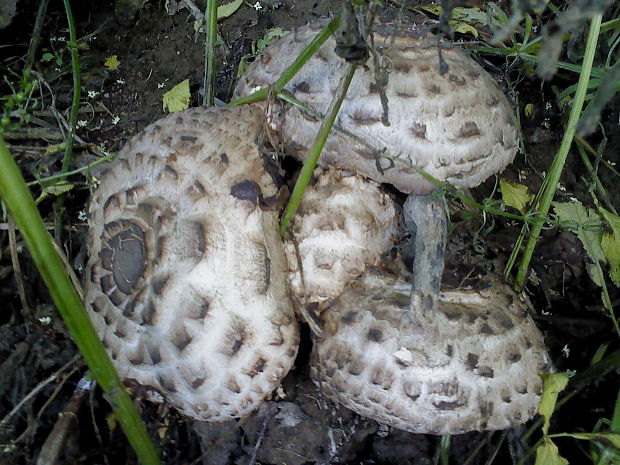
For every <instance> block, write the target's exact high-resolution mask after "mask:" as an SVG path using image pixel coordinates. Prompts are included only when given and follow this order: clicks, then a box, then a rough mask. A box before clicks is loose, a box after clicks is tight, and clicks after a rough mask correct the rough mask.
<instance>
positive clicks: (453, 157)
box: [85, 26, 548, 434]
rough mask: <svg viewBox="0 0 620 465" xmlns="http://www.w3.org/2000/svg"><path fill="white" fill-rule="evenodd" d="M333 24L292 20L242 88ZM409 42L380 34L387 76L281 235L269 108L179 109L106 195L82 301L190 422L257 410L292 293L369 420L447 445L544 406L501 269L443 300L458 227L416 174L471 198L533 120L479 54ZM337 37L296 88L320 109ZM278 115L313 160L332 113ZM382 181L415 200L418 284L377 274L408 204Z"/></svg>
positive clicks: (335, 70) (343, 396)
mask: <svg viewBox="0 0 620 465" xmlns="http://www.w3.org/2000/svg"><path fill="white" fill-rule="evenodd" d="M317 31H318V27H317V26H306V27H302V28H298V29H296V30H295V31H293V32H292V33H291V34H289V35H288V36H286V37H283V38H282V39H280V40H279V41H277V42H275V43H274V44H273V45H272V46H270V47H269V48H267V50H265V52H264V54H263V56H262V57H260V58H259V59H257V60H256V61H255V62H254V63H253V64H252V65H251V66H250V68H249V69H248V71H247V74H246V76H245V77H244V78H243V79H242V81H241V82H240V83H239V85H238V87H237V90H236V93H237V95H241V94H244V93H248V92H249V90H250V89H252V88H255V87H256V86H261V85H269V84H270V83H271V82H273V81H274V80H275V79H276V78H277V76H278V75H279V74H280V73H281V71H282V70H283V69H284V68H285V67H286V66H287V65H288V64H290V63H291V61H292V60H293V59H294V57H295V56H297V55H298V54H299V52H300V51H301V50H302V48H303V47H304V46H305V45H306V44H307V43H308V42H309V41H310V40H312V38H313V37H314V34H315V33H316V32H317ZM394 32H395V31H393V30H388V29H386V28H385V27H384V26H378V27H377V29H376V31H375V32H374V43H375V44H376V50H377V53H378V54H379V56H380V59H379V60H378V61H376V62H377V63H383V64H384V65H385V66H386V67H388V68H389V69H390V73H389V74H388V79H387V82H386V84H385V85H383V86H382V88H380V87H379V86H378V85H377V84H375V76H376V75H378V74H379V73H380V71H381V70H379V69H377V70H375V69H374V65H373V64H369V66H368V67H367V69H360V70H359V72H357V74H356V75H355V78H354V80H353V82H352V85H351V89H350V92H349V94H348V96H347V98H346V99H345V102H344V104H343V106H342V109H341V113H340V116H339V119H338V121H337V124H338V125H339V126H341V127H342V128H344V129H346V130H348V131H349V133H348V134H347V133H337V134H333V135H332V136H330V138H329V139H328V142H327V145H326V148H325V152H324V155H323V158H322V159H321V162H320V163H321V165H322V166H323V168H320V169H318V170H317V172H316V182H315V183H314V185H313V186H311V187H310V188H309V190H308V192H307V193H306V197H305V198H304V200H303V202H302V205H301V208H300V213H299V216H298V217H297V218H296V220H295V224H294V225H293V228H292V234H290V235H289V237H288V240H287V241H286V242H285V243H284V244H283V242H282V241H281V239H280V237H279V235H278V212H277V211H276V210H275V209H274V208H273V202H271V200H274V199H276V197H277V194H278V192H279V188H280V187H281V182H282V181H281V179H280V178H279V171H278V169H277V168H276V167H274V165H273V161H272V160H271V159H270V158H269V157H266V156H262V155H261V153H260V151H259V142H260V141H259V140H257V138H258V135H259V133H260V129H261V127H262V124H263V118H264V109H263V108H261V107H259V106H254V107H252V106H250V107H244V108H236V109H207V108H196V109H191V110H186V111H184V112H179V113H176V114H173V115H170V116H168V117H166V118H164V119H162V120H160V121H159V122H157V123H155V124H153V125H151V126H149V127H147V128H146V129H145V130H144V131H143V132H142V133H141V134H140V135H138V136H136V137H134V138H133V139H131V140H130V141H129V142H128V144H127V145H126V146H125V148H124V149H123V150H122V151H121V152H120V153H119V156H118V158H117V159H116V160H115V161H114V163H113V164H112V165H111V167H110V168H109V170H108V171H107V172H106V173H105V175H104V176H103V177H102V180H101V186H100V188H99V189H98V191H97V192H96V193H95V194H94V196H93V199H92V202H91V207H90V220H89V225H90V240H89V253H90V259H89V262H88V268H87V283H86V284H87V285H86V287H87V292H86V298H85V299H86V303H87V305H88V306H89V308H90V313H91V317H92V319H93V322H94V324H95V327H96V328H97V330H98V332H99V334H100V336H101V338H102V340H103V342H104V344H105V345H106V347H107V349H108V351H109V353H110V354H111V356H112V358H113V360H114V362H115V364H116V367H117V368H118V370H119V372H120V374H121V376H122V377H124V378H129V379H134V380H136V381H137V382H138V383H140V384H143V385H146V386H149V387H151V388H152V389H153V392H152V395H151V397H152V398H153V399H156V400H157V399H159V400H160V398H159V395H161V396H163V397H164V398H165V399H166V400H167V401H168V402H170V403H171V404H172V405H174V406H176V407H177V408H178V409H180V410H181V411H182V412H184V413H185V414H186V415H188V416H190V417H192V418H196V419H202V420H211V421H221V420H225V419H228V418H236V417H241V416H243V415H246V414H248V413H250V412H251V411H253V410H254V409H255V408H256V407H257V406H258V405H259V403H260V402H261V401H262V400H264V399H265V398H266V397H267V396H269V394H270V393H271V391H272V390H273V389H274V388H275V387H277V386H278V384H279V383H280V381H281V379H282V378H283V377H284V376H285V375H286V373H287V372H288V370H289V369H290V368H291V366H292V365H293V362H294V358H295V356H296V353H297V347H298V343H299V335H298V327H297V323H296V321H295V318H294V303H293V301H294V300H295V301H296V302H297V303H298V305H299V306H302V307H303V306H306V305H313V306H315V307H317V308H318V310H319V312H318V315H317V316H319V317H320V322H321V325H322V327H321V331H318V332H316V334H315V335H314V348H313V356H312V360H313V366H312V369H311V372H312V376H313V379H314V380H315V382H316V383H317V384H319V385H320V386H321V387H322V388H323V389H324V392H325V393H326V395H328V396H329V397H330V398H331V399H333V400H335V401H338V402H340V403H342V404H343V405H345V406H347V407H349V408H350V409H352V410H354V411H356V412H358V413H360V414H362V415H366V416H368V417H370V418H374V419H376V420H378V421H381V422H383V423H387V424H390V425H393V426H396V427H398V428H401V429H405V430H408V431H413V432H420V433H421V432H424V433H435V434H448V433H460V432H465V431H470V430H475V429H499V428H505V427H508V426H510V425H513V424H516V423H521V422H524V421H527V420H528V419H529V418H530V417H531V416H532V415H533V414H534V412H535V409H536V405H537V402H538V399H539V396H540V388H541V382H540V378H539V377H538V372H539V371H541V370H544V369H546V367H547V366H548V361H547V356H546V353H545V349H544V345H543V343H542V336H541V334H540V333H539V332H538V330H537V329H536V327H535V325H534V324H533V321H532V319H531V318H530V317H529V316H528V315H527V312H526V308H525V306H524V304H522V303H521V302H520V301H519V299H518V297H517V296H516V295H515V294H514V293H513V292H512V291H511V290H510V288H509V287H508V286H506V285H504V284H501V283H500V282H499V281H497V280H495V279H491V280H490V281H489V282H488V283H485V284H484V285H482V286H478V287H477V288H476V289H475V290H474V289H461V290H452V291H444V292H440V282H441V274H442V270H443V252H444V247H445V241H446V216H445V213H444V206H443V203H442V202H441V200H440V198H439V197H438V196H435V195H433V194H432V191H433V189H434V186H435V185H434V184H433V183H431V182H430V181H429V180H428V179H427V178H426V177H424V176H422V175H421V174H420V172H419V171H418V169H422V170H424V171H426V172H427V173H428V174H430V175H432V176H434V177H435V178H438V179H439V180H441V181H445V182H449V183H451V184H453V185H455V186H457V187H470V186H475V185H477V184H479V183H480V182H482V181H483V180H484V179H485V178H486V177H487V176H489V175H491V174H493V173H496V172H498V171H499V170H501V169H502V168H503V167H504V166H506V164H507V163H509V161H510V160H511V159H512V158H513V157H514V155H515V153H516V150H517V147H518V137H519V129H518V125H517V124H516V120H515V117H514V115H513V112H512V109H511V107H510V104H509V103H508V101H507V100H506V98H505V97H504V95H503V93H502V92H501V90H500V89H499V87H498V86H497V84H496V83H495V82H494V81H493V79H492V78H491V77H490V76H489V75H488V74H487V73H486V72H485V71H484V70H483V69H482V68H480V67H479V66H478V65H477V64H476V63H475V62H473V61H472V60H471V59H469V58H468V57H467V56H466V55H465V54H464V53H463V52H461V51H459V50H458V49H456V48H454V47H451V46H446V45H445V44H440V43H439V42H438V40H437V39H436V38H435V37H434V36H431V35H429V34H427V33H426V32H424V31H422V30H419V29H415V28H414V29H413V30H410V31H406V32H405V33H403V32H402V31H396V33H397V34H396V35H394ZM334 45H335V43H334V42H333V40H332V41H328V42H327V43H326V44H325V45H324V46H323V47H322V48H320V49H319V51H318V53H317V54H316V56H315V57H313V58H312V59H311V60H310V61H309V62H308V63H307V64H306V66H305V67H304V68H303V69H302V70H301V71H300V73H299V74H298V75H297V76H296V77H295V78H294V79H293V80H292V81H291V82H290V84H289V86H288V87H287V90H288V91H289V92H291V93H292V94H293V95H294V96H295V97H296V98H297V99H298V100H300V101H301V102H302V103H305V104H306V105H309V106H311V107H313V108H315V109H317V110H319V111H324V109H325V107H326V106H327V103H328V102H329V101H330V100H331V95H332V92H333V91H334V88H335V86H336V83H335V81H334V80H330V79H327V78H326V76H333V75H338V74H339V72H340V70H341V69H342V67H343V66H344V64H343V62H342V60H341V59H340V58H338V57H337V56H336V55H335V54H334V52H333V49H334ZM439 47H441V51H442V56H443V59H444V60H445V62H446V64H447V67H448V71H447V72H446V73H445V74H440V73H439V72H438V69H437V61H438V60H437V58H438V48H439ZM382 96H383V97H385V98H387V102H388V105H387V109H388V110H389V112H388V115H389V126H386V125H384V124H383V121H384V107H383V105H382ZM269 112H270V113H271V116H272V117H271V119H270V127H271V130H273V131H274V136H275V138H276V140H277V141H279V142H281V143H282V145H283V146H284V147H285V148H286V151H287V153H289V154H290V155H293V156H295V157H297V158H299V159H303V158H304V156H305V152H306V149H307V148H308V147H309V145H310V144H311V143H312V140H313V138H314V135H315V133H316V129H317V128H318V125H319V122H318V121H317V120H316V119H315V118H313V117H311V116H308V115H306V114H305V113H304V112H302V111H300V110H298V109H297V108H294V107H291V106H288V105H281V104H278V105H276V106H275V107H273V108H270V109H269ZM351 133H353V134H355V137H351V135H350V134H351ZM364 141H366V142H364ZM370 144H372V146H376V147H375V148H372V146H371V145H370ZM384 151H385V152H387V153H389V154H390V157H386V156H384V155H385V154H384V153H383V152H384ZM380 183H390V184H392V185H394V186H395V187H396V188H397V189H399V190H401V191H402V192H404V193H406V194H409V197H408V198H407V201H406V202H405V204H404V207H403V213H404V220H405V223H406V225H407V227H408V229H409V231H410V233H411V234H412V236H413V237H414V241H413V244H414V248H415V261H414V267H413V270H412V273H409V272H407V271H405V270H400V271H399V272H397V273H394V272H391V271H387V270H386V269H385V267H384V269H383V270H380V269H379V268H377V267H381V266H382V262H381V256H382V254H384V253H385V252H386V251H388V250H389V249H390V247H391V246H392V245H393V244H394V241H395V240H396V238H397V237H399V236H400V231H399V226H398V224H399V220H398V217H399V216H400V208H399V207H398V206H397V205H396V204H395V202H394V200H393V199H392V197H391V196H390V195H388V194H387V193H386V192H385V191H384V190H383V189H382V188H381V186H380ZM287 260H288V261H287ZM388 268H390V267H389V266H388ZM391 268H392V269H394V268H397V269H398V267H397V266H396V267H394V266H391Z"/></svg>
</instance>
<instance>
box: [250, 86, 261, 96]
mask: <svg viewBox="0 0 620 465" xmlns="http://www.w3.org/2000/svg"><path fill="white" fill-rule="evenodd" d="M262 88H263V86H256V87H252V89H251V90H250V93H251V94H253V93H254V92H258V91H259V90H261V89H262Z"/></svg>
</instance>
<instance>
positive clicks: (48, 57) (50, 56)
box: [41, 53, 54, 62]
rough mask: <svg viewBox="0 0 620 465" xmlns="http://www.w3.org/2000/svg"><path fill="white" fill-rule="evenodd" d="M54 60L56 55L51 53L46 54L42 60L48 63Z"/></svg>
mask: <svg viewBox="0 0 620 465" xmlns="http://www.w3.org/2000/svg"><path fill="white" fill-rule="evenodd" d="M52 58H54V55H52V54H51V53H44V54H43V56H42V57H41V60H43V61H45V62H48V61H52Z"/></svg>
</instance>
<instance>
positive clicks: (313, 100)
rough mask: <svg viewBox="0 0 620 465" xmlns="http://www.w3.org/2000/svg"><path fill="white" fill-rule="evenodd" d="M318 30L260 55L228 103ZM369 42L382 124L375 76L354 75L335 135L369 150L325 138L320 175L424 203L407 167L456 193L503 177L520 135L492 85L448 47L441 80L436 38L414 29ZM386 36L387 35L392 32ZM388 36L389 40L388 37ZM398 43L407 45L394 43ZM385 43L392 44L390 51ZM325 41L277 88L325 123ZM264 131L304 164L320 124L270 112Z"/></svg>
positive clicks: (268, 79) (423, 187)
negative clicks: (380, 65)
mask: <svg viewBox="0 0 620 465" xmlns="http://www.w3.org/2000/svg"><path fill="white" fill-rule="evenodd" d="M320 26H321V24H318V25H317V24H314V25H308V26H304V27H300V28H297V29H294V30H293V31H292V32H291V33H290V34H288V35H286V36H285V37H282V38H280V39H279V40H277V41H276V42H274V43H273V44H272V45H271V46H269V47H267V49H266V50H265V51H264V52H263V54H262V55H261V56H260V57H259V58H257V59H256V61H254V62H253V63H252V64H251V65H250V66H249V67H248V69H247V72H246V75H245V76H244V77H242V78H241V80H240V81H239V83H238V85H237V87H236V90H235V94H236V95H237V96H241V95H246V94H249V93H251V91H252V90H253V89H255V88H256V87H257V86H268V85H270V84H272V83H273V82H275V81H276V79H277V78H278V77H279V76H280V74H281V72H282V71H283V70H284V69H285V68H286V67H288V66H289V65H290V64H291V63H292V62H293V60H294V59H295V58H296V57H297V56H298V55H299V53H300V52H301V50H302V49H303V48H304V47H305V46H306V45H307V44H308V43H309V42H310V41H311V40H312V39H313V38H314V36H315V35H316V33H317V32H318V31H319V30H320ZM377 28H378V29H381V30H382V31H383V32H375V33H374V42H375V45H376V48H377V50H378V52H379V53H380V54H381V56H382V57H383V59H384V60H385V61H386V62H387V63H389V67H390V73H389V75H388V83H387V85H386V86H385V93H386V95H387V97H388V101H389V103H388V106H389V122H390V126H389V127H386V126H384V125H383V123H382V116H383V108H382V105H381V100H380V94H379V92H378V90H377V85H376V84H375V82H376V79H375V67H374V65H373V59H372V58H371V59H369V60H368V62H367V63H366V64H367V69H364V68H361V67H360V68H358V69H357V71H356V73H355V76H354V77H353V81H352V82H351V85H350V87H349V92H348V94H347V97H346V99H345V100H344V102H343V104H342V107H341V109H340V113H339V115H338V119H337V121H336V125H338V126H340V127H342V128H343V129H346V130H348V131H351V132H353V133H354V134H355V135H357V136H359V137H361V138H362V139H363V140H364V141H366V142H367V143H369V144H371V145H372V146H373V147H374V149H375V151H373V150H371V149H369V148H368V147H367V146H365V145H362V144H361V143H360V142H358V141H356V140H355V139H353V138H351V137H349V136H346V135H344V134H342V133H336V132H334V131H332V134H331V135H330V137H329V139H328V141H327V143H326V145H325V148H324V149H323V152H322V154H321V159H320V162H319V163H321V164H322V165H323V166H328V165H332V166H338V167H341V168H346V169H350V170H352V171H355V172H357V173H360V174H363V175H364V176H366V177H368V178H370V179H374V180H375V181H379V182H386V183H390V184H393V185H394V186H395V187H396V188H398V189H399V190H400V191H402V192H405V193H417V194H426V193H428V192H430V191H432V190H433V189H435V187H436V186H435V185H434V184H433V183H431V182H430V181H427V180H426V179H424V178H423V177H422V176H421V175H419V174H418V173H417V172H416V171H415V170H414V169H413V168H412V167H411V164H413V165H415V166H417V167H418V168H421V169H422V170H424V171H426V172H428V173H429V174H431V175H432V176H434V177H435V178H438V179H439V180H441V181H446V182H448V183H450V184H452V185H454V186H456V187H473V186H477V185H478V184H480V183H481V182H482V181H484V180H485V179H486V178H487V177H489V176H491V175H493V174H495V173H498V172H500V171H501V170H503V169H504V168H505V167H506V165H507V164H508V163H510V162H511V161H512V159H513V158H514V156H515V154H516V152H517V149H518V140H519V133H520V131H519V127H518V124H517V121H516V119H515V115H514V112H513V110H512V108H511V105H510V103H509V102H508V100H507V99H506V97H505V96H504V94H503V93H502V91H501V89H500V88H499V86H498V85H497V83H496V82H495V81H494V80H493V78H492V77H491V76H489V74H488V73H487V72H486V71H485V70H484V69H482V68H481V67H480V66H479V65H478V64H477V63H476V62H475V61H473V60H472V59H471V58H469V57H468V56H467V55H466V54H465V53H464V52H463V51H461V50H459V49H457V48H456V47H454V46H453V45H446V44H445V43H444V44H442V46H441V56H442V57H443V59H444V60H445V62H446V64H447V66H448V72H446V73H445V74H443V75H442V74H440V73H439V50H438V45H437V44H438V40H439V39H438V38H437V37H435V36H433V35H431V34H427V33H425V32H424V31H422V30H420V28H416V27H415V26H414V27H412V28H410V30H409V31H397V35H396V36H392V35H390V32H385V31H386V28H385V27H382V26H377ZM392 29H394V28H392ZM394 32H396V31H395V30H394ZM403 33H404V34H407V35H403ZM392 40H393V43H392ZM335 45H336V43H335V41H334V39H333V38H329V39H328V40H327V41H326V42H325V44H324V45H323V46H322V47H321V48H320V49H319V50H318V52H317V53H316V54H315V55H314V56H313V57H312V58H311V59H310V60H309V61H308V62H307V63H306V64H305V65H304V67H303V68H302V69H301V70H300V71H299V72H298V73H297V74H296V75H295V77H294V78H293V79H292V80H291V81H290V82H289V84H288V85H287V86H286V90H287V91H288V92H290V93H291V94H292V95H293V96H294V97H295V98H296V99H297V100H299V101H301V102H302V103H303V104H305V105H307V106H310V107H311V108H314V109H315V110H317V111H319V112H321V113H325V112H326V110H327V107H328V105H329V102H330V101H331V100H332V96H333V94H334V92H335V89H336V87H337V86H338V79H337V78H334V76H336V77H337V76H341V75H342V72H343V69H344V67H345V66H346V63H345V62H344V60H342V59H341V58H340V57H338V56H337V55H336V54H335V52H334V47H335ZM272 124H273V129H274V130H275V132H276V133H277V134H278V135H279V137H280V138H281V139H282V143H283V144H284V146H285V148H287V151H288V152H289V153H291V154H293V155H294V156H296V157H300V158H303V157H305V154H306V152H307V149H308V147H310V145H311V144H312V141H313V139H314V136H315V134H316V132H317V129H318V127H319V124H320V122H319V121H317V120H316V119H314V118H312V117H311V116H308V115H306V114H305V113H304V112H303V111H301V110H299V109H298V108H296V107H292V106H290V105H286V106H283V107H280V108H279V110H278V109H276V110H274V112H273V121H272ZM383 149H386V150H387V152H388V153H390V154H391V155H393V156H397V157H400V158H401V160H395V161H394V162H393V163H392V161H391V160H388V159H387V158H382V157H380V156H379V151H381V150H383Z"/></svg>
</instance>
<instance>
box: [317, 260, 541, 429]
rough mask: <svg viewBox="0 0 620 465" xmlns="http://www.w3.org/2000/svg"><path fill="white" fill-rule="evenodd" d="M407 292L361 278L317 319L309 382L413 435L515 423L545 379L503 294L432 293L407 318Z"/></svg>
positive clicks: (497, 287) (529, 338)
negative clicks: (425, 306) (434, 304)
mask: <svg viewBox="0 0 620 465" xmlns="http://www.w3.org/2000/svg"><path fill="white" fill-rule="evenodd" d="M410 293H411V284H410V283H409V282H408V281H406V280H405V279H403V278H399V277H397V276H396V275H393V274H390V273H387V272H379V271H378V270H374V269H369V270H368V271H367V272H366V273H365V274H364V275H363V276H362V277H361V278H360V279H359V280H357V281H354V282H353V283H352V284H351V285H350V287H349V288H348V289H347V290H345V292H344V293H343V294H342V295H341V296H340V297H339V298H338V299H336V300H335V301H334V302H333V304H332V305H331V306H330V307H329V308H328V309H327V310H325V312H324V313H322V315H321V319H322V323H323V333H322V336H321V337H320V338H318V339H317V340H316V341H315V344H314V349H313V354H312V359H313V366H312V371H311V375H312V377H313V379H314V381H315V383H317V384H318V385H319V386H321V388H322V390H323V392H324V393H325V394H326V395H327V396H328V397H329V398H331V399H332V400H334V401H337V402H339V403H341V404H342V405H344V406H345V407H348V408H350V409H351V410H353V411H355V412H357V413H359V414H360V415H364V416H366V417H369V418H373V419H375V420H377V421H379V422H381V423H385V424H388V425H392V426H394V427H396V428H399V429H403V430H406V431H410V432H412V433H429V434H459V433H464V432H467V431H472V430H496V429H504V428H508V427H510V426H513V425H516V424H519V423H524V422H526V421H527V420H529V419H530V418H532V417H533V416H534V414H535V413H536V410H537V405H538V402H539V400H540V394H541V390H542V381H541V378H540V376H539V375H538V373H539V372H542V371H545V370H546V369H548V356H547V354H546V350H545V347H544V344H543V340H542V335H541V333H540V332H539V331H538V329H537V328H536V326H535V324H534V322H533V321H532V319H531V317H530V316H529V315H528V313H527V310H526V307H525V305H523V304H522V303H521V302H520V301H519V299H518V297H517V296H516V295H515V294H514V293H513V292H512V291H511V290H510V288H508V287H507V286H505V285H503V284H500V283H499V282H494V283H492V284H491V285H490V286H489V287H487V288H486V289H482V290H451V291H445V292H442V293H441V297H440V301H439V308H438V311H437V312H435V313H434V314H432V315H428V316H425V315H422V314H420V313H415V312H414V313H413V315H412V314H411V313H409V304H410Z"/></svg>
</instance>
